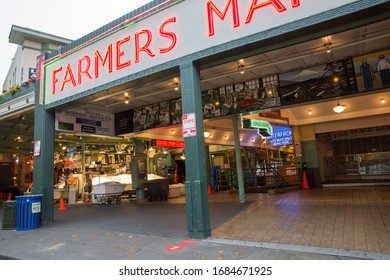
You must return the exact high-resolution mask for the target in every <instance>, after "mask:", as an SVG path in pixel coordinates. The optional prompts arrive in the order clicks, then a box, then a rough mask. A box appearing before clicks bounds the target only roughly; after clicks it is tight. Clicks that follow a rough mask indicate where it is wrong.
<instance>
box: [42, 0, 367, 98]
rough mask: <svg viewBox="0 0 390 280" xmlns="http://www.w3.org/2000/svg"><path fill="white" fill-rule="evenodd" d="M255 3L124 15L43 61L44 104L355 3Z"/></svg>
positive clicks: (187, 5) (178, 4)
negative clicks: (85, 41) (108, 27)
mask: <svg viewBox="0 0 390 280" xmlns="http://www.w3.org/2000/svg"><path fill="white" fill-rule="evenodd" d="M257 2H259V1H253V0H240V1H238V0H213V1H199V0H185V1H174V0H172V1H170V0H167V1H165V2H164V4H160V5H156V6H155V7H151V8H150V10H148V11H144V13H143V14H145V15H146V16H145V18H142V17H143V16H142V15H138V16H136V17H135V18H134V19H132V18H129V19H126V20H124V21H123V22H122V23H119V24H118V26H117V28H116V29H112V30H110V32H105V33H103V34H102V35H103V36H102V35H98V36H96V37H94V38H92V39H90V40H89V42H88V44H84V45H81V46H77V47H76V48H74V49H72V50H69V51H68V52H66V53H63V54H59V55H58V56H57V57H53V58H52V59H50V60H48V61H46V63H45V66H44V78H45V80H44V83H43V91H44V96H45V104H50V103H53V102H56V101H59V100H66V99H67V98H69V97H71V96H72V97H74V99H77V98H78V97H77V96H76V95H80V93H82V92H86V91H88V90H90V89H92V88H97V87H99V86H102V85H104V84H107V83H110V82H113V81H118V80H120V79H121V78H124V77H127V76H129V75H132V74H134V73H138V72H140V71H144V70H147V69H150V68H152V67H155V66H157V65H163V64H164V63H167V62H170V61H174V60H178V59H179V58H182V57H185V56H187V55H191V54H194V53H197V52H200V51H203V50H205V49H209V48H212V47H216V46H220V45H222V44H225V43H227V42H232V41H235V40H239V39H242V38H245V37H248V38H249V36H252V35H254V34H258V33H260V32H264V31H265V30H272V29H275V28H278V27H282V26H287V25H288V24H289V23H292V22H297V21H299V20H301V19H307V18H310V17H312V16H315V15H319V14H321V13H324V12H327V11H330V10H336V9H337V8H338V7H341V6H343V5H346V4H349V3H353V2H359V1H357V0H339V1H320V0H316V1H314V0H312V1H301V0H290V1H288V0H272V1H262V3H257ZM336 2H337V3H336ZM372 5H374V4H372ZM318 18H319V19H318V22H320V21H322V19H321V17H318ZM323 20H325V19H323ZM315 23H317V22H316V21H313V24H315ZM286 30H287V31H288V30H289V29H288V28H286ZM287 31H284V32H287ZM270 36H272V35H270Z"/></svg>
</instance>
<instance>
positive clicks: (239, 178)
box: [232, 115, 245, 203]
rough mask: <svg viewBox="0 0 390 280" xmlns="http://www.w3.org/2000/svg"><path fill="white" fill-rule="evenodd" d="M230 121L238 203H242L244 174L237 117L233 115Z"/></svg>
mask: <svg viewBox="0 0 390 280" xmlns="http://www.w3.org/2000/svg"><path fill="white" fill-rule="evenodd" d="M232 119H233V130H234V149H235V154H236V169H237V183H238V193H239V196H240V203H244V202H245V186H244V172H243V170H242V158H241V146H240V132H239V131H238V116H235V115H233V116H232Z"/></svg>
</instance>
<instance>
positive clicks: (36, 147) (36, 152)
mask: <svg viewBox="0 0 390 280" xmlns="http://www.w3.org/2000/svg"><path fill="white" fill-rule="evenodd" d="M40 154H41V141H39V140H38V141H35V142H34V157H38V156H39V155H40Z"/></svg>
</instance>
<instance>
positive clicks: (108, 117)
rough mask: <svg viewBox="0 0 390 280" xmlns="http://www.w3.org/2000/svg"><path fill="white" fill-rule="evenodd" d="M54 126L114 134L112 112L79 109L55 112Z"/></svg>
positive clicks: (65, 129)
mask: <svg viewBox="0 0 390 280" xmlns="http://www.w3.org/2000/svg"><path fill="white" fill-rule="evenodd" d="M55 128H56V130H58V131H68V132H83V133H90V134H101V135H115V131H114V130H115V120H114V114H111V113H101V112H95V111H90V110H79V109H72V110H67V111H63V112H56V120H55Z"/></svg>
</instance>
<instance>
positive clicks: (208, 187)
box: [207, 185, 213, 195]
mask: <svg viewBox="0 0 390 280" xmlns="http://www.w3.org/2000/svg"><path fill="white" fill-rule="evenodd" d="M207 193H208V195H212V194H213V192H212V191H211V188H210V185H208V186H207Z"/></svg>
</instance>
